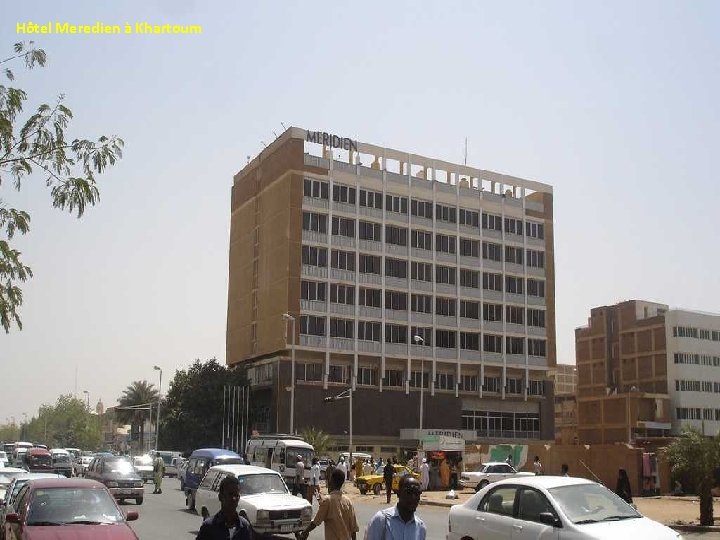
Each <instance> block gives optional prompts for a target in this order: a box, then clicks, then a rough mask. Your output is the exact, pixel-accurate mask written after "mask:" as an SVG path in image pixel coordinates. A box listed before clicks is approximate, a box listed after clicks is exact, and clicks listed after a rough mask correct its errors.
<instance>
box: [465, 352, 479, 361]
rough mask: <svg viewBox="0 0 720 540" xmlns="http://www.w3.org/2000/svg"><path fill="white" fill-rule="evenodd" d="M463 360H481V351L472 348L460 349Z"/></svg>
mask: <svg viewBox="0 0 720 540" xmlns="http://www.w3.org/2000/svg"><path fill="white" fill-rule="evenodd" d="M460 359H461V360H472V361H480V351H473V350H470V349H460Z"/></svg>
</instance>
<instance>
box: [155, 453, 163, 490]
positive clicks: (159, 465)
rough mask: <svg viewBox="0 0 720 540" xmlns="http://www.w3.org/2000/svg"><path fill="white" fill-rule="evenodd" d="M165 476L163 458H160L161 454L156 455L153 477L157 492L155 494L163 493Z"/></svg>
mask: <svg viewBox="0 0 720 540" xmlns="http://www.w3.org/2000/svg"><path fill="white" fill-rule="evenodd" d="M164 475H165V462H164V461H163V458H162V457H160V454H155V459H154V460H153V476H154V478H153V479H154V480H155V490H154V491H153V493H154V494H157V493H162V489H161V486H162V479H163V476H164Z"/></svg>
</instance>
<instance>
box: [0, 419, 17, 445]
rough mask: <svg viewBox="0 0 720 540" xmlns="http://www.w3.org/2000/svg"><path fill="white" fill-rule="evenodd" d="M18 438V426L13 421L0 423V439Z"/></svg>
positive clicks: (6, 440) (11, 440) (5, 440)
mask: <svg viewBox="0 0 720 540" xmlns="http://www.w3.org/2000/svg"><path fill="white" fill-rule="evenodd" d="M17 440H20V426H18V425H17V424H15V423H10V424H4V425H0V441H3V442H14V441H17Z"/></svg>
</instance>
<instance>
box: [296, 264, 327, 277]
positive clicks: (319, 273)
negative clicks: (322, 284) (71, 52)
mask: <svg viewBox="0 0 720 540" xmlns="http://www.w3.org/2000/svg"><path fill="white" fill-rule="evenodd" d="M302 275H303V276H310V277H318V278H326V277H327V275H328V271H327V267H325V266H312V265H310V264H303V265H302Z"/></svg>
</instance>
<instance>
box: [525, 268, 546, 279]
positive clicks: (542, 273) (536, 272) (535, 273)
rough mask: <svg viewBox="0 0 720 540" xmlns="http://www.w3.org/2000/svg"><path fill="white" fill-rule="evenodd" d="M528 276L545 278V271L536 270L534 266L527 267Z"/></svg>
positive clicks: (542, 269)
mask: <svg viewBox="0 0 720 540" xmlns="http://www.w3.org/2000/svg"><path fill="white" fill-rule="evenodd" d="M527 274H528V276H536V277H545V269H544V268H537V267H536V266H528V267H527Z"/></svg>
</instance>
